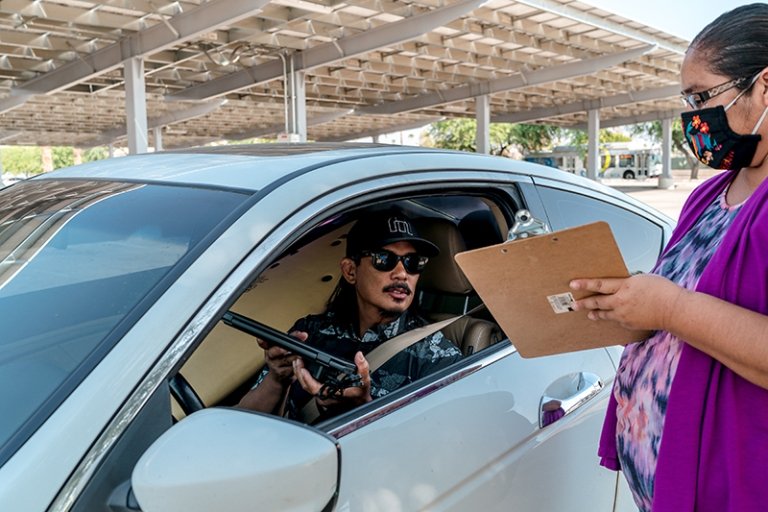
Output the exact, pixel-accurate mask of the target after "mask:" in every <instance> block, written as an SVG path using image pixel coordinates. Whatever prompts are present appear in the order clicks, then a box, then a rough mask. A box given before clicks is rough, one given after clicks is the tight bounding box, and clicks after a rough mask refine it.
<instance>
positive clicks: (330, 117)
mask: <svg viewBox="0 0 768 512" xmlns="http://www.w3.org/2000/svg"><path fill="white" fill-rule="evenodd" d="M352 112H354V110H352V109H347V110H340V111H338V112H331V113H328V114H320V115H317V116H312V117H310V118H308V119H307V126H317V125H320V124H325V123H330V122H331V121H334V120H336V119H339V118H341V117H344V116H348V115H350V114H351V113H352ZM284 129H285V125H284V124H283V123H275V124H272V125H269V126H264V127H261V128H254V129H253V130H248V131H244V132H229V133H225V134H223V135H222V136H221V137H219V138H216V139H210V140H208V141H206V142H216V141H218V140H222V139H226V140H244V139H255V138H257V137H264V136H265V135H276V134H278V133H280V132H282V131H283V130H284Z"/></svg>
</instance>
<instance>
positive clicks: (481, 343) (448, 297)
mask: <svg viewBox="0 0 768 512" xmlns="http://www.w3.org/2000/svg"><path fill="white" fill-rule="evenodd" d="M418 229H419V233H420V234H421V236H423V237H424V238H426V239H427V240H430V241H431V242H433V243H434V244H435V245H437V246H438V247H439V248H440V254H439V255H438V256H436V257H434V258H430V260H429V264H428V265H427V268H426V269H425V270H424V272H423V273H422V275H421V278H420V279H419V287H420V290H421V293H422V297H421V298H422V307H424V309H425V310H426V311H428V312H429V316H430V319H432V320H433V321H439V320H443V319H445V318H448V317H450V316H455V315H460V314H463V313H465V312H466V311H468V310H469V309H471V308H472V307H474V306H475V305H477V304H480V302H481V301H480V299H479V298H478V297H477V295H476V294H475V293H474V290H473V289H472V285H471V284H470V282H469V280H468V279H467V278H466V276H465V275H464V273H463V272H462V271H461V269H460V268H459V266H458V265H457V264H456V261H455V260H454V258H453V257H454V255H456V254H457V253H459V252H463V251H465V250H466V243H465V241H464V237H463V236H462V234H461V233H460V231H459V228H458V226H457V225H456V224H454V223H453V222H451V221H450V220H447V219H429V221H428V222H420V223H419V225H418ZM442 332H443V334H444V335H445V336H446V337H447V338H448V339H450V340H451V341H453V342H454V343H456V344H457V345H458V346H459V347H460V348H461V351H462V353H463V354H464V355H470V354H472V353H474V352H477V351H478V350H482V349H484V348H486V347H488V346H489V345H491V344H493V343H496V342H497V341H500V340H502V339H503V338H504V335H503V333H502V331H501V329H500V328H499V326H498V325H497V324H496V323H495V322H492V321H489V320H484V319H480V318H473V317H464V318H461V319H459V320H457V321H456V322H454V323H452V324H451V325H449V326H448V327H446V328H444V329H442Z"/></svg>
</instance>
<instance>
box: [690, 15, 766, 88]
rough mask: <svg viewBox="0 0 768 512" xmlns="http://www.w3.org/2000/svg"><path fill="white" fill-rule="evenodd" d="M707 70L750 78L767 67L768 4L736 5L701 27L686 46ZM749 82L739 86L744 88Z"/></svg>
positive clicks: (732, 76)
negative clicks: (697, 56)
mask: <svg viewBox="0 0 768 512" xmlns="http://www.w3.org/2000/svg"><path fill="white" fill-rule="evenodd" d="M688 50H689V51H691V50H693V51H695V52H697V53H699V54H700V58H702V59H703V60H704V61H706V62H707V66H708V67H709V70H710V71H712V72H713V73H717V74H718V75H723V76H727V77H729V78H731V79H736V78H752V77H753V76H755V75H757V74H758V73H759V72H760V71H761V70H763V69H764V68H765V67H768V4H764V3H756V4H749V5H744V6H742V7H737V8H736V9H733V10H731V11H728V12H726V13H724V14H721V15H720V16H719V17H718V18H717V19H716V20H715V21H713V22H712V23H710V24H709V25H707V26H706V27H704V29H702V31H701V32H699V34H698V35H697V36H696V37H695V38H694V39H693V41H692V42H691V45H690V46H689V48H688ZM749 86H750V82H749V81H746V80H745V81H743V82H742V83H741V84H740V85H739V86H738V87H739V88H740V89H746V88H748V87H749Z"/></svg>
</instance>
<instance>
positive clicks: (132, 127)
mask: <svg viewBox="0 0 768 512" xmlns="http://www.w3.org/2000/svg"><path fill="white" fill-rule="evenodd" d="M124 74H125V123H126V130H127V132H128V153H129V154H131V155H135V154H138V153H146V152H147V147H148V145H149V144H148V141H147V138H148V137H147V92H146V85H145V83H144V60H143V59H128V60H127V61H125V64H124Z"/></svg>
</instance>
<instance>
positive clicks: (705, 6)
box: [581, 0, 755, 41]
mask: <svg viewBox="0 0 768 512" xmlns="http://www.w3.org/2000/svg"><path fill="white" fill-rule="evenodd" d="M581 2H582V3H585V4H589V5H593V6H595V7H599V8H600V9H603V10H605V11H608V12H613V13H615V14H618V15H619V16H623V17H625V18H629V19H633V20H636V21H638V22H640V23H642V24H644V25H648V26H649V27H653V28H656V29H659V30H661V31H663V32H667V33H669V34H672V35H675V36H678V37H681V38H683V39H685V40H687V41H690V40H691V39H693V38H694V36H696V34H698V33H699V31H700V30H701V29H703V28H704V27H705V26H706V25H708V24H709V22H711V21H712V20H714V19H715V18H717V17H718V16H720V15H721V14H722V13H724V12H726V11H730V10H731V9H733V8H734V7H738V6H740V5H747V4H751V3H755V0H581Z"/></svg>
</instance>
